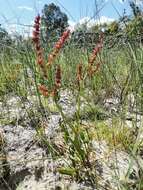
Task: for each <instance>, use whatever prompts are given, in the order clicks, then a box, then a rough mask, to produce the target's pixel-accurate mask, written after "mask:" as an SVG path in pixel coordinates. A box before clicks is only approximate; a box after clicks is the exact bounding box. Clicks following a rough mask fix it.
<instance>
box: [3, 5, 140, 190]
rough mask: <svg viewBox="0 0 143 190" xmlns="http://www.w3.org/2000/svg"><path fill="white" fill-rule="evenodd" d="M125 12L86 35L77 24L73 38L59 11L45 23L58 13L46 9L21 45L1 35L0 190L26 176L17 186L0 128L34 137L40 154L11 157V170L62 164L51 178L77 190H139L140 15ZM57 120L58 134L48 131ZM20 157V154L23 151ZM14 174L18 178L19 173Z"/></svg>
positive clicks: (137, 11)
mask: <svg viewBox="0 0 143 190" xmlns="http://www.w3.org/2000/svg"><path fill="white" fill-rule="evenodd" d="M50 6H51V9H48V7H50ZM131 7H132V15H123V16H122V17H121V18H120V19H119V20H118V21H113V22H112V23H110V24H104V25H95V26H92V28H87V27H86V24H87V23H85V25H83V26H80V27H77V29H76V30H75V31H74V32H73V33H72V32H71V31H70V30H69V29H67V20H68V18H67V17H66V15H65V14H64V13H60V12H59V14H61V17H62V19H63V20H62V19H61V20H60V21H59V23H58V21H57V20H56V18H54V17H53V18H52V19H53V20H54V19H55V22H54V21H51V23H54V24H53V25H51V23H50V20H48V18H47V17H46V16H47V15H49V14H50V12H48V11H52V8H53V10H54V9H55V10H57V11H60V10H59V8H57V7H56V6H55V5H54V4H51V5H49V6H48V5H46V6H45V7H44V9H43V10H45V12H44V11H43V12H42V15H37V16H36V17H35V21H34V26H33V36H32V37H30V38H28V39H24V38H22V37H20V36H16V38H14V39H11V36H9V35H8V33H7V32H6V31H5V30H4V29H2V28H1V31H0V44H1V46H0V106H1V108H0V128H1V129H0V170H1V171H0V187H1V189H22V188H20V185H19V184H20V183H21V181H22V180H23V179H24V177H25V176H26V175H25V174H24V177H22V179H21V178H20V179H18V177H17V174H18V175H19V173H17V171H16V172H15V173H14V172H13V171H14V170H12V169H11V167H12V166H11V165H10V162H11V161H10V160H11V159H10V157H9V154H8V152H7V151H12V150H9V148H8V143H7V138H11V136H8V137H7V136H6V134H7V133H8V132H5V130H6V127H7V126H10V130H12V127H15V126H19V125H20V126H22V128H24V129H21V130H26V129H27V128H29V127H30V128H31V129H33V130H35V131H36V133H35V134H34V135H33V137H32V138H33V139H34V140H33V141H32V143H34V144H36V146H38V147H40V148H41V147H42V148H43V149H44V150H45V152H46V153H45V156H44V157H42V158H39V157H36V155H35V154H34V158H32V159H31V160H28V159H27V157H26V158H25V160H23V158H21V160H22V161H21V160H19V159H18V158H17V157H15V158H12V159H13V160H14V166H13V167H17V166H16V165H19V164H20V163H21V162H22V163H23V166H24V167H25V165H26V164H27V163H30V162H33V161H34V160H37V159H39V160H40V159H41V160H43V162H44V160H48V159H50V160H52V163H53V165H54V163H56V162H57V160H59V159H61V160H62V161H63V160H64V161H65V163H64V164H62V162H60V164H58V166H57V167H56V168H55V170H54V169H53V170H52V172H53V173H56V174H57V173H58V174H59V175H60V176H62V177H63V178H64V179H68V181H69V182H73V181H74V182H75V183H77V184H82V185H83V187H79V189H99V190H100V189H120V190H131V189H137V190H142V189H143V12H142V9H141V8H140V7H138V6H137V5H136V4H134V3H133V2H132V3H131ZM46 19H47V20H46ZM48 21H49V22H48ZM60 22H61V23H60ZM46 23H47V26H46ZM49 23H50V24H49ZM48 27H49V28H48ZM58 28H59V29H58ZM57 31H58V32H57ZM13 97H14V98H15V99H16V102H17V100H18V101H19V100H20V103H18V105H17V107H20V109H21V108H22V114H23V115H22V116H21V115H20V116H19V115H18V114H20V111H18V112H17V111H16V110H17V107H15V108H13V107H11V106H13V104H15V99H14V100H11V99H12V98H13ZM63 97H64V98H63ZM10 101H11V104H9V107H8V102H10ZM33 102H34V103H33ZM23 110H24V111H23ZM9 113H10V116H9ZM15 114H16V116H15ZM11 115H12V116H11ZM13 115H14V116H13ZM57 116H59V119H58V121H57V123H58V127H57V126H56V124H53V125H54V126H53V128H52V124H49V118H51V117H55V118H56V117H57ZM50 125H51V126H50ZM54 127H55V128H54ZM51 128H52V129H51ZM51 131H52V132H51ZM23 134H24V133H23ZM51 134H52V135H54V136H52V135H51ZM18 138H21V137H20V135H19V136H18ZM25 143H26V142H25ZM16 146H18V145H16ZM21 146H22V145H21ZM5 147H6V148H5ZM25 151H26V152H25V154H26V155H28V151H29V152H30V149H28V150H25ZM123 160H124V161H125V160H126V161H127V163H124V162H123ZM120 161H121V163H120ZM109 163H110V166H109V168H110V169H109V168H108V167H107V165H108V164H109ZM35 167H39V166H37V165H36V166H35ZM47 167H48V166H47ZM53 168H54V166H53ZM122 168H123V169H122ZM20 171H21V174H20V175H23V174H22V173H24V171H25V170H24V171H23V170H22V169H21V170H20ZM106 172H107V174H106ZM28 175H29V174H28ZM37 175H38V174H37ZM39 175H41V176H42V174H39ZM11 176H12V177H11ZM62 177H61V178H62ZM47 183H48V182H47ZM63 183H64V182H63ZM54 188H55V189H62V188H63V189H66V188H67V189H70V185H69V187H66V186H64V185H63V186H62V185H61V186H60V185H59V186H55V187H53V189H54ZM76 188H77V187H75V189H76ZM23 189H24V188H23ZM25 189H28V187H27V188H26V187H25ZM35 189H36V187H35ZM39 189H40V187H39ZM45 189H46V188H45ZM47 189H50V187H49V188H48V186H47ZM73 189H74V188H73Z"/></svg>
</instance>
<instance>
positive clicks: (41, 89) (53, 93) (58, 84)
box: [32, 15, 70, 97]
mask: <svg viewBox="0 0 143 190" xmlns="http://www.w3.org/2000/svg"><path fill="white" fill-rule="evenodd" d="M40 20H41V17H40V15H38V16H36V17H35V20H34V31H33V38H32V40H33V42H34V44H35V49H36V54H37V64H38V65H39V66H40V68H41V70H42V73H43V76H44V78H46V79H48V76H47V69H46V64H45V62H44V57H43V49H42V48H41V45H40ZM69 35H70V30H67V31H65V32H63V34H62V36H61V38H60V39H59V41H58V42H57V43H56V44H55V46H54V50H53V52H52V53H51V54H50V55H49V57H48V65H49V66H50V65H52V63H53V62H54V59H55V58H56V56H57V55H58V53H59V51H60V49H61V48H62V47H63V45H64V43H65V41H66V39H67V38H68V37H69ZM60 87H61V68H60V65H58V66H57V68H56V74H55V84H54V87H53V89H52V90H51V91H50V92H49V91H48V89H47V87H46V86H45V85H42V84H41V85H39V87H38V89H39V92H40V93H41V94H42V95H43V96H45V97H48V96H50V95H51V96H56V95H57V92H58V89H59V88H60Z"/></svg>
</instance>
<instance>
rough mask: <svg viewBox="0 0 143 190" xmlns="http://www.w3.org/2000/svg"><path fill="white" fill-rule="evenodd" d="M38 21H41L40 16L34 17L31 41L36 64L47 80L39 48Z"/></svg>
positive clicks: (41, 52)
mask: <svg viewBox="0 0 143 190" xmlns="http://www.w3.org/2000/svg"><path fill="white" fill-rule="evenodd" d="M40 20H41V17H40V15H38V16H36V17H35V20H34V31H33V38H32V40H33V42H34V44H35V49H36V53H37V64H38V65H39V66H40V68H41V70H42V73H43V76H44V77H45V78H47V71H46V66H45V63H44V58H43V49H42V48H41V45H40V37H39V36H40Z"/></svg>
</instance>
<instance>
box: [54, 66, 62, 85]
mask: <svg viewBox="0 0 143 190" xmlns="http://www.w3.org/2000/svg"><path fill="white" fill-rule="evenodd" d="M55 86H56V88H60V87H61V67H60V65H58V66H57V69H56V76H55Z"/></svg>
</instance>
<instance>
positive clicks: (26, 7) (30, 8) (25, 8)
mask: <svg viewBox="0 0 143 190" xmlns="http://www.w3.org/2000/svg"><path fill="white" fill-rule="evenodd" d="M17 8H18V9H21V10H26V11H33V8H32V7H28V6H18V7H17Z"/></svg>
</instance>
